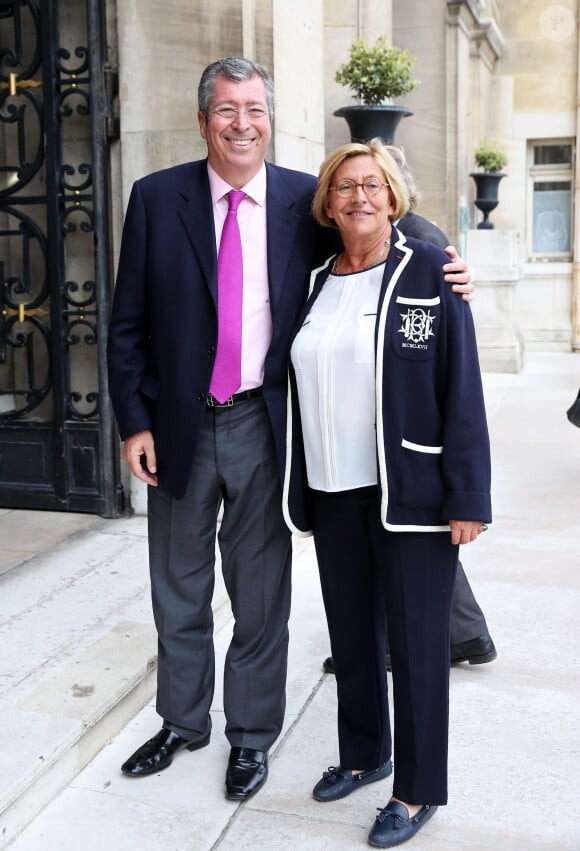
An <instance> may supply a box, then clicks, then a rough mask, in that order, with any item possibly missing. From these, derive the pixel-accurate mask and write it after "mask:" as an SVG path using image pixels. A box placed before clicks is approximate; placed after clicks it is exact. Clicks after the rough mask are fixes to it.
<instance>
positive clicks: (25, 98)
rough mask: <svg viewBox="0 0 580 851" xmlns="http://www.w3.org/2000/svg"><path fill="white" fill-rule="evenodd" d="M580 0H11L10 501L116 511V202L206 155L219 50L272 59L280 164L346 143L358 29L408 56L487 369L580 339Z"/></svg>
mask: <svg viewBox="0 0 580 851" xmlns="http://www.w3.org/2000/svg"><path fill="white" fill-rule="evenodd" d="M579 7H580V2H579V0H560V2H556V3H551V2H548V0H519V2H517V3H515V2H513V0H429V3H426V2H424V0H332V2H330V1H329V0H293V2H291V3H289V2H287V0H212V2H209V0H164V3H163V4H160V3H154V2H152V0H50V2H49V0H18V2H17V3H15V2H13V0H10V2H9V0H0V506H8V507H32V508H52V509H55V508H56V509H59V510H60V509H62V510H76V511H78V510H81V511H82V510H87V511H95V512H96V513H100V514H105V515H109V516H112V515H114V514H116V513H118V512H119V511H120V510H122V488H121V481H120V476H121V474H120V469H121V467H120V465H119V463H118V456H117V454H116V449H115V447H116V439H115V434H114V426H113V421H112V413H111V410H110V404H109V403H108V395H107V387H106V369H105V358H104V339H105V338H106V329H107V317H108V310H109V306H110V294H111V290H112V286H113V283H112V282H113V276H114V266H115V260H116V256H117V254H118V249H119V242H120V235H121V229H122V221H123V212H124V209H125V206H126V203H127V201H128V197H129V192H130V189H131V185H132V183H133V181H134V180H135V179H136V178H139V177H141V176H142V175H144V174H146V173H148V172H151V171H155V170H157V169H161V168H165V167H167V166H169V165H172V164H176V163H179V162H185V161H187V160H190V159H196V158H198V157H202V156H204V154H205V146H204V144H203V142H202V140H201V137H200V135H199V131H198V126H197V117H196V111H197V104H196V97H197V84H198V80H199V76H200V73H201V71H202V69H203V68H204V67H205V66H206V65H207V64H208V63H209V62H211V61H213V60H214V59H216V58H219V57H222V56H226V55H235V54H238V55H239V54H242V55H245V56H248V57H250V58H253V59H256V60H257V61H259V62H261V63H262V64H264V65H265V66H266V67H267V68H268V69H269V70H270V71H271V72H272V74H273V76H274V80H275V94H276V113H275V120H274V133H273V137H272V144H271V151H270V159H272V160H273V161H275V162H277V163H278V164H280V165H284V166H288V167H292V168H298V169H303V170H305V171H309V172H312V173H316V172H317V171H318V167H319V165H320V163H321V161H322V160H323V159H324V157H325V155H326V154H327V153H328V152H329V151H331V150H332V149H333V148H334V147H336V146H337V145H338V144H341V143H343V142H345V141H348V128H347V125H346V123H345V121H344V119H342V118H338V117H336V116H335V115H334V114H333V113H334V111H335V110H336V109H338V108H339V107H341V106H345V105H349V104H352V103H354V101H353V100H352V98H351V96H350V92H349V91H347V90H346V89H345V88H343V87H341V86H339V85H338V84H337V83H336V82H335V81H334V75H335V72H336V69H337V67H338V66H339V65H340V64H341V63H342V62H344V61H345V60H346V58H347V56H348V51H349V47H350V44H351V43H352V41H353V40H354V39H356V38H363V39H365V40H367V41H374V40H375V38H376V37H378V36H385V37H386V38H387V40H388V41H389V42H390V43H393V44H396V45H398V46H399V47H401V48H404V49H406V50H408V51H409V52H410V53H411V54H413V56H415V57H416V65H415V69H414V72H415V76H416V77H417V78H418V79H419V80H420V81H421V84H420V86H419V87H417V88H416V89H415V90H414V91H413V92H411V94H409V95H408V96H407V97H406V98H405V99H404V101H403V105H404V106H407V107H408V108H409V109H410V110H412V113H413V114H412V115H411V116H409V117H407V118H404V119H403V121H402V122H401V124H400V125H399V129H398V130H397V135H396V142H397V143H398V144H401V145H402V146H403V147H404V148H405V151H406V154H407V157H408V160H409V162H410V164H411V166H412V168H413V171H414V173H415V176H416V179H417V182H418V184H419V186H420V187H421V189H422V193H423V200H422V204H421V207H420V212H421V213H422V214H423V215H425V216H427V217H428V218H430V219H432V220H434V221H436V222H437V224H438V225H439V226H440V227H441V228H442V229H443V230H444V231H446V233H447V234H448V235H449V237H450V239H451V241H452V242H454V243H455V244H456V245H457V246H458V247H459V248H460V250H461V252H462V254H463V255H464V256H466V257H467V259H468V260H469V262H470V264H471V266H472V268H473V270H474V273H475V278H476V280H477V282H478V290H477V298H476V300H475V302H474V304H473V309H474V315H475V319H476V327H477V332H478V338H479V346H480V353H481V356H482V364H483V366H484V368H485V369H490V370H504V371H506V370H508V371H509V370H517V369H519V368H520V367H521V365H522V363H523V360H524V357H525V352H526V351H530V350H534V349H536V350H544V351H573V350H577V349H580V228H579V227H578V216H577V215H576V217H575V215H574V211H575V210H578V207H579V202H580V196H579V192H580V173H579V169H580V166H579V165H578V162H579V160H578V157H577V140H578V136H579V125H580V88H579V85H580V83H579V80H580V74H579V63H580V58H579V55H580V54H579V35H578V24H579ZM63 50H64V53H63ZM484 139H486V140H489V141H497V142H499V143H500V144H501V145H503V147H504V148H505V150H506V152H507V155H508V158H509V161H508V165H507V167H506V169H505V171H506V174H507V176H506V177H505V178H503V179H502V181H501V183H500V193H499V194H500V203H499V206H498V207H497V209H496V210H495V211H494V212H493V213H492V221H493V222H494V224H495V230H493V231H486V232H484V231H482V230H478V229H476V225H477V223H478V221H479V218H480V213H479V212H478V211H477V210H476V208H475V206H474V188H475V184H474V182H473V180H472V178H471V177H470V173H471V172H472V171H473V170H474V160H473V154H474V151H475V149H476V147H477V145H478V144H479V143H480V142H481V141H482V140H484ZM125 490H126V489H125ZM136 500H137V496H135V499H134V501H136Z"/></svg>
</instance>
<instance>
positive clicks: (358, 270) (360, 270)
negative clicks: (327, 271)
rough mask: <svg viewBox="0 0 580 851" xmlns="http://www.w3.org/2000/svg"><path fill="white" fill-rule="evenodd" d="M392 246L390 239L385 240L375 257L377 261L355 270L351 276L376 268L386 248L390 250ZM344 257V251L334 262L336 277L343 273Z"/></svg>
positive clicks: (333, 267) (333, 269)
mask: <svg viewBox="0 0 580 851" xmlns="http://www.w3.org/2000/svg"><path fill="white" fill-rule="evenodd" d="M390 244H391V240H390V239H387V240H385V242H384V243H383V244H382V245H381V250H380V251H379V253H378V254H377V256H376V257H375V259H374V260H373V261H372V262H371V263H367V264H366V265H365V266H361V267H360V269H355V271H354V272H351V273H350V274H351V275H352V274H355V273H356V272H363V271H364V270H365V269H370V267H371V266H375V265H376V264H377V263H378V262H379V260H380V258H381V256H382V253H383V251H384V250H385V248H388V247H389V245H390ZM343 255H344V251H341V252H340V254H339V255H338V257H337V258H336V260H335V261H334V264H333V266H332V271H333V273H334V274H335V275H340V274H341V272H340V261H341V260H342V257H343Z"/></svg>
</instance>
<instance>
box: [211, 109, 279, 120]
mask: <svg viewBox="0 0 580 851" xmlns="http://www.w3.org/2000/svg"><path fill="white" fill-rule="evenodd" d="M209 111H210V112H212V113H213V114H214V115H219V117H220V118H224V119H225V120H226V121H233V120H234V118H236V116H238V115H239V114H240V112H243V113H245V114H246V116H247V117H248V118H249V119H250V121H259V120H260V119H261V118H265V117H266V116H267V115H268V110H267V109H262V108H261V107H259V106H239V107H237V106H218V107H217V108H216V109H210V110H209Z"/></svg>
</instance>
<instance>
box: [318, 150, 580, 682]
mask: <svg viewBox="0 0 580 851" xmlns="http://www.w3.org/2000/svg"><path fill="white" fill-rule="evenodd" d="M385 147H386V149H387V151H388V152H389V153H390V155H391V156H392V158H393V159H394V161H395V162H396V164H397V166H398V167H399V170H400V172H401V174H402V175H403V178H404V180H405V184H406V186H407V191H408V193H409V210H408V212H407V213H405V215H404V216H402V218H400V219H399V220H398V221H395V222H394V224H395V225H396V227H397V230H398V231H401V232H402V233H404V234H405V236H413V237H415V239H421V240H423V241H424V242H429V243H430V244H431V245H437V246H439V248H446V247H447V246H448V245H449V239H448V238H447V236H446V235H445V234H444V233H443V231H442V230H441V229H440V228H438V227H437V225H435V224H433V222H430V221H429V219H426V218H424V217H423V216H420V215H419V214H418V213H416V212H415V210H416V208H417V205H418V204H419V201H420V198H421V194H420V191H419V189H418V187H417V184H416V182H415V178H414V177H413V174H412V172H411V169H410V168H409V163H408V161H407V158H406V156H405V153H404V151H403V150H402V149H401V148H399V147H398V146H397V145H386V146H385ZM578 406H579V414H578V417H579V424H580V402H579V403H578ZM449 640H450V642H451V664H452V665H453V664H458V663H460V662H469V664H470V665H482V664H485V663H486V662H493V660H494V659H496V658H497V650H496V648H495V644H494V642H493V639H492V637H491V635H490V634H489V629H488V626H487V623H486V620H485V615H484V614H483V612H482V610H481V607H480V606H479V603H478V602H477V600H476V599H475V595H474V593H473V591H472V589H471V586H470V584H469V581H468V579H467V576H466V575H465V571H464V569H463V565H462V564H461V561H458V562H457V571H456V573H455V581H454V583H453V594H452V597H451V629H450V633H449ZM385 664H386V666H387V670H390V669H391V653H390V649H389V642H388V636H387V648H386V654H385ZM322 667H323V669H324V671H325V672H326V673H327V674H334V660H333V658H332V656H328V657H327V658H326V659H325V660H324V662H323V663H322Z"/></svg>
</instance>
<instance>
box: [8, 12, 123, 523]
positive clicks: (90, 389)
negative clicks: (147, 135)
mask: <svg viewBox="0 0 580 851" xmlns="http://www.w3.org/2000/svg"><path fill="white" fill-rule="evenodd" d="M104 2H105V0H0V506H4V507H12V508H45V509H53V510H62V511H87V512H94V513H96V514H101V515H103V516H108V517H111V516H114V515H116V514H118V513H119V512H120V511H121V509H122V497H123V493H122V488H121V486H120V484H119V474H118V459H117V451H116V439H115V432H114V427H113V417H112V412H111V407H110V403H109V399H108V393H107V380H106V365H105V341H106V331H107V325H108V314H109V306H110V292H111V259H110V258H111V252H110V236H109V229H110V222H109V168H108V148H109V141H110V139H111V137H112V136H113V135H114V133H115V120H114V118H113V115H112V94H113V88H114V81H115V75H114V74H113V73H112V72H111V71H110V69H109V68H108V66H107V62H106V44H105V14H104Z"/></svg>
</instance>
